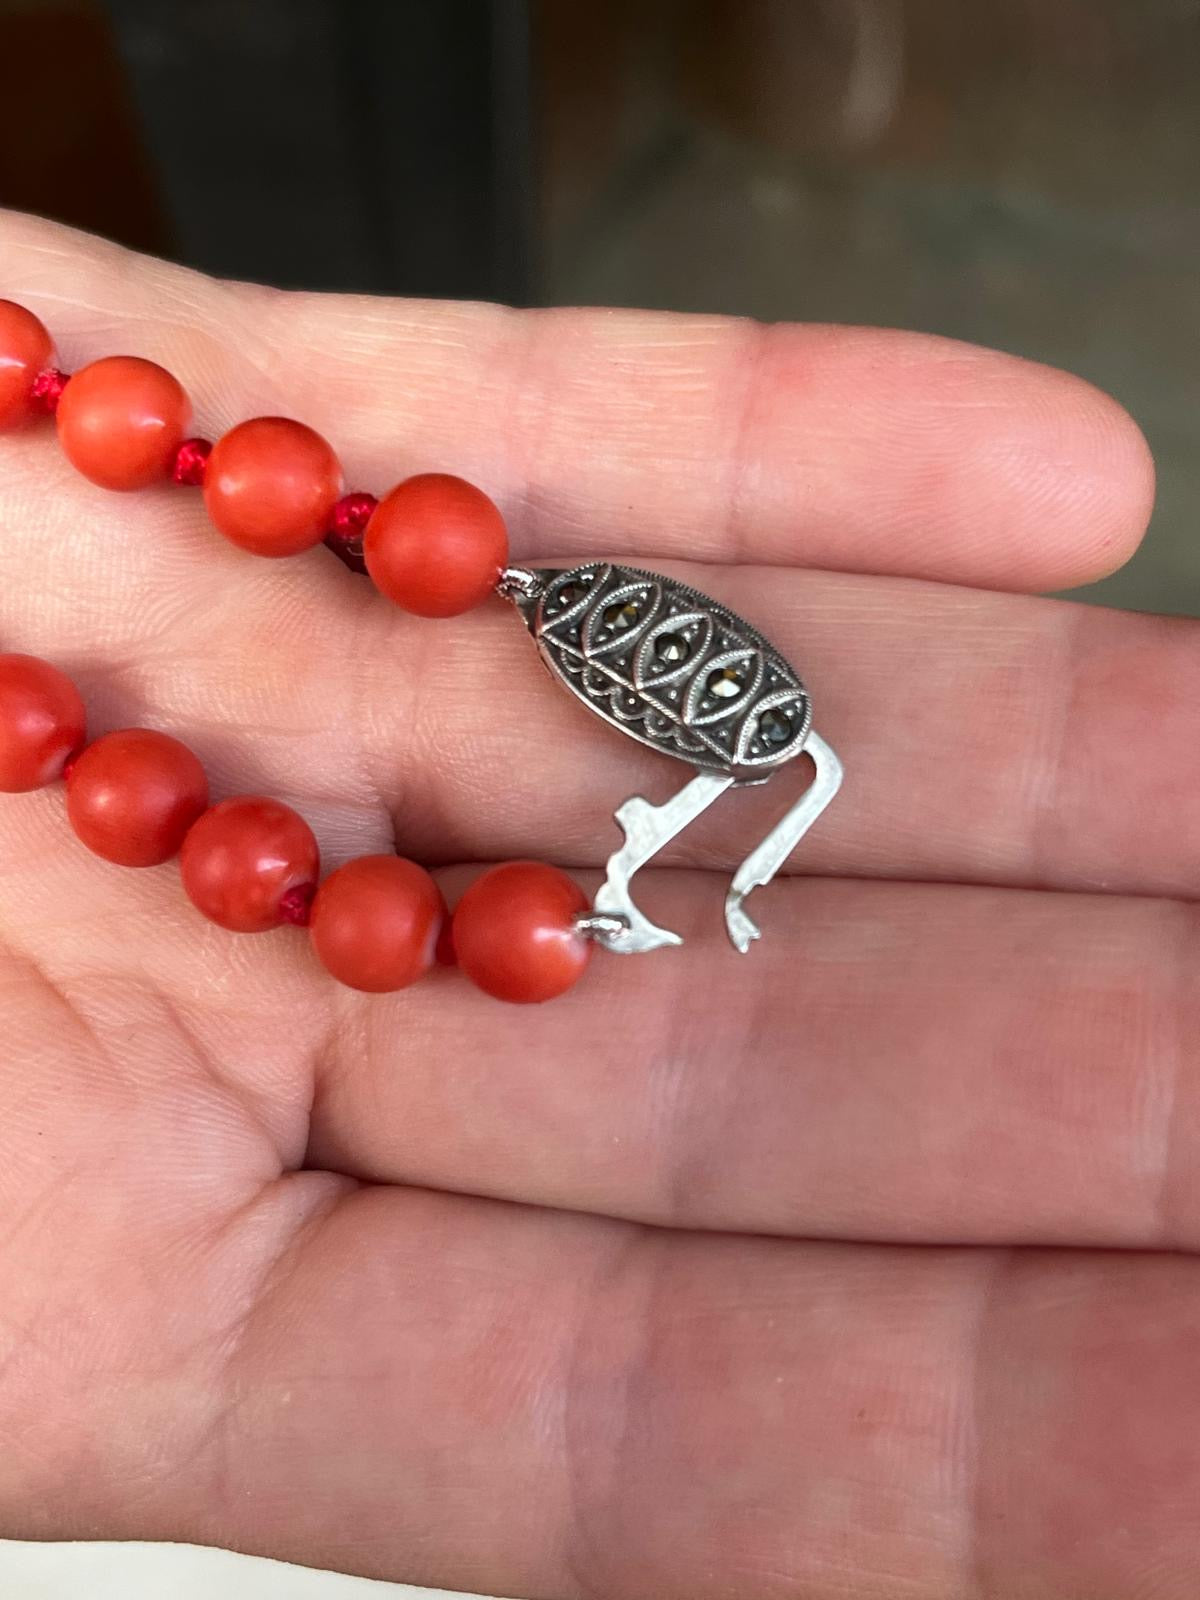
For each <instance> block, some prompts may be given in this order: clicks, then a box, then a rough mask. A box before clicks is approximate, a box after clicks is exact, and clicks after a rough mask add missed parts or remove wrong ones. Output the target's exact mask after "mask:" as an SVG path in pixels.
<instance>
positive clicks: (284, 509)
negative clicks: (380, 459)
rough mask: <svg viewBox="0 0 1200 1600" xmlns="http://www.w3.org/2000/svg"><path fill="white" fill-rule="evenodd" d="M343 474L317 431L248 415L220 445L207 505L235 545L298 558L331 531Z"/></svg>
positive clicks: (207, 485)
mask: <svg viewBox="0 0 1200 1600" xmlns="http://www.w3.org/2000/svg"><path fill="white" fill-rule="evenodd" d="M341 492H342V469H341V465H340V463H339V461H338V458H337V456H336V455H335V454H334V452H333V448H332V446H331V445H329V444H328V443H327V442H326V441H325V440H324V439H323V438H322V437H321V435H320V434H319V433H316V432H314V430H313V429H312V428H309V427H306V426H305V424H304V423H303V422H293V421H292V420H291V418H289V417H251V419H250V420H249V421H248V422H240V423H239V424H238V425H237V427H236V428H231V429H230V430H229V432H228V433H226V434H224V435H223V436H222V437H221V438H220V439H218V440H217V442H216V444H215V445H214V446H213V448H212V454H211V455H210V456H209V458H208V465H207V467H206V468H205V472H204V504H205V506H206V508H207V510H208V514H209V516H210V517H211V518H212V521H213V524H214V526H215V527H216V528H218V529H219V530H220V532H221V533H223V534H224V535H225V537H226V538H227V539H229V540H231V541H232V543H234V544H236V545H239V546H240V547H241V548H242V549H243V550H249V551H251V552H252V553H253V554H254V555H257V556H294V555H299V554H300V552H301V551H302V550H309V549H311V548H312V546H313V545H315V544H320V542H321V540H322V539H323V538H324V537H325V535H326V533H327V532H328V531H329V522H330V518H331V516H332V514H333V508H334V506H335V505H336V504H337V502H338V496H339V495H340V494H341Z"/></svg>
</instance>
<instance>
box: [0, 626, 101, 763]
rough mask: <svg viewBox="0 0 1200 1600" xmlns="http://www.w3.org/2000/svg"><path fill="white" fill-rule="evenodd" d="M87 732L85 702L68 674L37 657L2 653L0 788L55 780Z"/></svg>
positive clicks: (0, 667) (0, 671)
mask: <svg viewBox="0 0 1200 1600" xmlns="http://www.w3.org/2000/svg"><path fill="white" fill-rule="evenodd" d="M86 734H87V717H86V714H85V712H84V709H83V701H82V700H81V699H80V697H79V690H78V689H77V688H76V687H75V685H74V684H73V683H72V682H71V680H70V678H68V677H67V675H66V673H64V672H60V671H59V670H58V668H57V667H52V666H51V665H50V663H49V662H48V661H39V660H38V658H37V657H36V656H24V655H0V790H2V791H3V792H4V793H6V794H22V793H24V792H26V791H27V790H29V789H41V788H43V787H44V786H45V785H46V784H48V783H53V782H54V780H55V779H56V778H60V777H61V776H62V771H63V768H64V767H65V766H66V764H67V761H68V760H69V759H70V757H71V756H72V755H73V754H74V753H75V751H76V750H78V749H79V746H80V745H81V744H82V743H83V741H84V738H85V737H86Z"/></svg>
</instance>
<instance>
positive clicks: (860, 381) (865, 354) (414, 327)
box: [0, 214, 1153, 589]
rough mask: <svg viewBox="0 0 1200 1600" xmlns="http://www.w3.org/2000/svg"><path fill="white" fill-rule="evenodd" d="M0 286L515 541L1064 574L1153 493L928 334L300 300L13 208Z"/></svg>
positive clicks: (1124, 530) (921, 572) (1127, 539)
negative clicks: (476, 514)
mask: <svg viewBox="0 0 1200 1600" xmlns="http://www.w3.org/2000/svg"><path fill="white" fill-rule="evenodd" d="M0 282H3V283H4V285H5V294H6V295H8V296H9V297H10V298H15V299H18V300H21V301H23V302H25V303H27V304H28V305H29V306H30V308H31V309H33V310H35V311H37V312H38V313H39V314H40V315H42V316H44V317H45V319H46V320H47V322H48V324H49V325H50V327H51V329H52V331H53V332H54V334H55V336H56V337H57V339H58V340H59V343H60V347H61V351H62V354H63V357H64V359H65V360H66V362H67V364H68V365H73V364H81V363H83V362H84V361H87V360H89V359H92V358H94V357H95V356H97V355H99V354H102V353H111V352H113V351H117V350H127V351H129V352H130V353H133V354H139V355H145V356H149V357H152V358H154V359H157V360H161V361H164V362H165V363H166V364H167V365H169V366H170V367H172V369H173V370H174V371H175V372H176V373H177V375H178V376H179V377H180V379H181V380H182V381H183V382H184V384H185V386H186V387H187V388H188V390H189V391H190V393H191V394H192V396H193V399H194V401H195V403H196V409H197V417H198V420H199V426H200V428H201V430H202V431H204V432H207V433H209V434H214V433H215V432H217V431H219V430H220V429H222V428H223V427H226V426H228V425H229V424H230V423H231V422H234V421H237V420H240V419H241V418H243V417H246V416H248V415H253V414H254V413H256V412H264V411H266V412H279V411H283V412H285V413H287V414H291V415H300V416H301V417H302V418H303V420H305V421H307V422H309V423H311V424H312V425H314V426H315V427H317V428H319V429H321V430H322V431H324V432H326V433H327V434H328V435H329V437H330V439H331V440H332V442H333V443H334V444H335V446H336V448H337V449H338V450H339V452H340V454H341V456H342V459H343V461H344V463H345V465H346V468H347V470H348V472H349V474H350V477H351V479H352V480H353V482H354V484H355V485H356V486H358V487H362V488H368V489H373V490H375V491H381V490H382V489H384V488H386V487H387V486H388V485H389V484H391V483H393V482H395V481H396V479H397V478H398V477H401V476H403V475H404V474H406V473H409V472H414V471H418V470H422V469H429V468H436V469H441V470H448V471H454V472H458V473H460V474H462V475H464V476H466V477H469V478H471V479H474V480H475V481H477V482H479V483H480V484H481V486H482V487H484V488H485V489H487V490H488V491H489V492H490V493H492V494H493V495H494V496H496V498H497V499H498V500H499V501H500V503H501V504H502V506H503V507H504V509H505V511H506V513H507V515H508V516H509V519H510V522H511V525H512V530H513V539H514V548H515V551H516V553H517V554H518V555H520V556H522V557H532V556H535V555H537V554H539V553H543V552H545V551H548V550H552V551H554V552H555V553H559V554H561V553H563V552H568V553H570V552H574V553H576V554H591V553H594V552H595V551H597V550H600V549H617V550H620V551H622V552H623V553H625V554H627V555H633V554H638V555H643V556H658V557H669V556H680V557H689V558H691V559H708V560H714V561H727V560H755V561H761V562H771V563H777V564H781V565H782V564H788V563H800V564H804V565H810V566H824V567H836V568H840V569H844V570H854V571H883V572H896V573H907V574H911V575H915V576H923V577H930V578H938V579H943V580H952V581H956V582H965V583H966V582H969V583H978V584H985V585H991V586H999V587H1009V588H1014V589H1026V588H1028V589H1037V588H1054V587H1066V586H1068V585H1070V584H1077V583H1082V582H1085V581H1087V580H1088V579H1091V578H1094V577H1097V576H1099V575H1101V574H1102V573H1105V572H1109V571H1111V570H1112V569H1113V568H1114V567H1117V566H1119V565H1121V563H1122V562H1123V561H1124V560H1125V559H1126V558H1127V557H1128V556H1129V554H1130V553H1131V552H1132V550H1133V549H1134V548H1135V547H1136V545H1137V543H1138V540H1139V539H1140V537H1141V534H1142V532H1143V530H1144V528H1145V524H1146V520H1147V517H1148V515H1149V507H1150V502H1151V499H1152V495H1153V472H1152V467H1151V465H1150V461H1149V457H1148V454H1147V451H1146V447H1145V444H1144V441H1143V440H1142V437H1141V435H1140V433H1139V432H1138V430H1137V428H1136V427H1135V426H1134V424H1133V423H1132V422H1131V421H1130V419H1129V418H1128V416H1127V415H1126V414H1125V413H1124V411H1122V410H1121V409H1120V407H1119V406H1117V405H1116V404H1115V403H1114V402H1113V401H1111V400H1109V399H1108V398H1107V397H1106V396H1104V395H1102V394H1100V393H1098V392H1097V391H1096V390H1094V389H1092V388H1091V387H1090V386H1089V385H1087V384H1085V383H1083V382H1081V381H1080V380H1078V379H1075V378H1072V377H1068V376H1066V375H1065V374H1062V373H1057V372H1053V371H1051V370H1049V369H1047V368H1043V367H1039V366H1035V365H1033V364H1032V363H1029V362H1024V361H1019V360H1016V359H1014V358H1011V357H1007V356H1002V355H998V354H993V353H990V352H985V351H981V350H976V349H973V348H972V347H970V346H967V345H962V344H958V343H956V342H954V341H951V340H945V339H936V338H930V337H927V336H924V335H918V334H902V333H888V332H881V331H878V330H873V329H847V328H827V327H807V328H805V327H793V326H779V327H771V328H763V327H760V326H758V325H757V324H751V323H748V322H743V321H737V320H731V319H728V318H718V317H682V316H660V315H651V314H645V313H639V312H613V311H601V312H588V311H555V312H548V313H547V312H535V313H520V314H518V313H513V312H509V311H506V310H502V309H500V308H496V307H491V306H478V305H465V306H464V305H459V306H455V305H446V304H441V303H433V302H413V301H409V302H405V301H387V300H378V299H376V300H370V299H364V298H357V297H335V296H316V295H299V294H289V295H284V294H277V293H271V292H268V291H265V290H262V289H256V288H250V287H246V286H243V285H229V284H222V283H215V282H212V281H210V280H208V279H205V278H203V277H200V276H199V275H197V274H195V273H190V272H186V271H184V270H182V269H180V268H176V267H172V266H168V265H166V264H164V263H162V262H155V261H150V260H147V259H145V258H142V257H138V256H135V255H132V254H130V253H128V252H125V251H122V250H120V249H118V248H116V247H115V246H112V245H108V244H104V243H101V242H100V241H98V240H95V239H91V238H89V237H87V236H85V235H82V234H78V233H73V232H71V231H69V230H67V229H63V228H59V227H56V226H54V225H53V224H50V223H46V222H39V221H36V220H34V219H32V218H28V217H20V216H15V215H12V214H8V215H7V216H5V217H4V219H3V222H2V224H0ZM98 495H99V491H96V492H95V494H94V495H93V498H98Z"/></svg>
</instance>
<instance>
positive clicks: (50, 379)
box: [30, 367, 71, 416]
mask: <svg viewBox="0 0 1200 1600" xmlns="http://www.w3.org/2000/svg"><path fill="white" fill-rule="evenodd" d="M70 376H71V374H70V373H69V372H62V371H60V369H59V368H58V367H47V368H46V370H45V371H44V372H39V373H38V375H37V377H36V378H35V379H34V380H33V388H32V390H31V391H30V394H31V397H32V399H33V402H34V404H35V405H37V406H38V407H39V408H40V409H41V410H42V411H44V412H46V413H47V415H48V416H53V415H54V413H55V412H56V411H57V410H58V402H59V400H60V399H61V398H62V392H63V390H64V389H65V388H66V387H67V380H68V379H69V378H70Z"/></svg>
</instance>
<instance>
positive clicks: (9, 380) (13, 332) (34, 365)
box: [0, 300, 54, 429]
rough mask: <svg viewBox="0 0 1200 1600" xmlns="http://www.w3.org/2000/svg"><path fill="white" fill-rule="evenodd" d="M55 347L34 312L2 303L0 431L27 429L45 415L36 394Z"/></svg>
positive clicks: (0, 319) (0, 327) (9, 302)
mask: <svg viewBox="0 0 1200 1600" xmlns="http://www.w3.org/2000/svg"><path fill="white" fill-rule="evenodd" d="M53 355H54V343H53V340H52V339H51V338H50V335H49V334H48V333H47V332H46V329H45V327H44V326H43V324H42V323H41V322H40V321H39V320H38V318H37V317H35V316H34V314H33V312H32V311H26V309H25V307H24V306H19V305H16V304H15V303H14V302H13V301H12V300H0V429H8V428H24V427H26V426H28V424H29V423H31V422H33V421H35V420H36V419H37V418H38V417H39V416H41V415H43V414H44V413H43V410H42V407H41V406H40V405H39V404H38V401H37V396H36V394H35V392H34V389H35V385H36V383H37V379H38V374H39V373H40V372H41V371H42V370H43V369H44V368H45V367H47V366H49V364H50V360H51V357H52V356H53Z"/></svg>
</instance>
